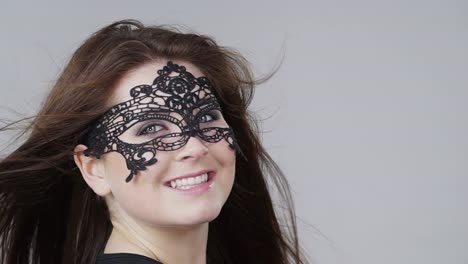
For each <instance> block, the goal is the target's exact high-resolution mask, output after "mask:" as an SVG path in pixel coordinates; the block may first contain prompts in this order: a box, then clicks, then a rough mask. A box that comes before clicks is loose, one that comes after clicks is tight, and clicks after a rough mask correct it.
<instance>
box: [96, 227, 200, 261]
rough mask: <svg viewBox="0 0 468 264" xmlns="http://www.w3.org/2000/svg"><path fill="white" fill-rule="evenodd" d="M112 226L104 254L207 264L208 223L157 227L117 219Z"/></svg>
mask: <svg viewBox="0 0 468 264" xmlns="http://www.w3.org/2000/svg"><path fill="white" fill-rule="evenodd" d="M112 224H113V226H114V227H113V230H112V234H111V236H110V238H109V240H108V242H107V244H106V248H105V250H104V253H120V252H125V253H134V254H139V255H143V256H147V257H149V258H153V259H155V260H158V261H160V262H162V263H163V264H189V263H190V264H206V247H207V241H208V223H202V224H198V225H193V226H184V227H180V226H178V227H168V226H164V227H160V226H159V227H155V226H148V225H144V224H142V223H137V222H135V221H133V220H131V219H130V218H120V219H119V220H116V219H115V218H114V219H112Z"/></svg>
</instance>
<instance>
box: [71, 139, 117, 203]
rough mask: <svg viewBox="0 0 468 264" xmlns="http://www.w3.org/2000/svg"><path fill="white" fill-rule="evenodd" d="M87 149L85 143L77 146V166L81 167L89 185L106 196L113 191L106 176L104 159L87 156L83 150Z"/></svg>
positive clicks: (98, 193) (75, 156)
mask: <svg viewBox="0 0 468 264" xmlns="http://www.w3.org/2000/svg"><path fill="white" fill-rule="evenodd" d="M85 149H87V147H86V146H85V145H82V144H80V145H77V146H76V147H75V150H74V151H75V155H73V158H74V160H75V164H76V166H77V167H78V168H79V169H80V172H81V176H83V179H84V180H85V181H86V183H87V184H88V186H89V187H90V188H91V189H93V191H94V192H95V193H96V194H97V195H99V196H105V195H107V194H109V193H110V192H111V189H110V185H109V183H108V182H107V180H106V178H105V175H106V174H105V169H104V164H103V162H102V160H100V159H97V158H96V157H86V156H85V155H84V154H83V151H84V150H85Z"/></svg>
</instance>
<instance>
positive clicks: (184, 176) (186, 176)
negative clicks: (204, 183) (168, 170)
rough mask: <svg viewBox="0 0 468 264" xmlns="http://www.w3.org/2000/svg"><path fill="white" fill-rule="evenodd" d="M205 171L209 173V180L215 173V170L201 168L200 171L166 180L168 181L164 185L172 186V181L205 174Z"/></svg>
mask: <svg viewBox="0 0 468 264" xmlns="http://www.w3.org/2000/svg"><path fill="white" fill-rule="evenodd" d="M205 173H207V174H208V180H210V179H211V177H212V176H213V174H214V171H213V170H201V171H198V172H194V173H189V174H185V175H183V176H179V177H175V178H172V179H170V180H168V181H166V182H165V183H164V185H166V186H168V187H171V181H176V180H183V179H187V178H192V177H197V176H200V175H203V174H205Z"/></svg>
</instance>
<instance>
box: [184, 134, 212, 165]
mask: <svg viewBox="0 0 468 264" xmlns="http://www.w3.org/2000/svg"><path fill="white" fill-rule="evenodd" d="M207 153H208V147H207V146H205V144H204V142H202V140H201V139H200V138H198V137H196V136H191V137H190V138H189V140H188V141H187V143H186V144H185V146H183V147H182V148H181V149H180V150H179V151H178V153H177V155H176V159H177V160H179V161H181V160H190V159H194V160H196V159H199V158H200V157H203V156H204V155H206V154H207Z"/></svg>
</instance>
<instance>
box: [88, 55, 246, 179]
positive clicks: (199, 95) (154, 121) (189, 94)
mask: <svg viewBox="0 0 468 264" xmlns="http://www.w3.org/2000/svg"><path fill="white" fill-rule="evenodd" d="M211 89H212V86H211V84H210V82H209V80H208V79H207V78H205V77H198V78H195V77H194V76H193V75H192V74H191V73H190V72H187V71H186V69H185V67H184V66H179V65H177V64H174V63H172V62H171V61H169V62H168V63H167V65H166V66H164V68H163V69H161V70H158V77H156V79H154V81H153V84H152V85H138V86H135V87H133V88H132V89H131V90H130V96H131V97H132V99H130V100H128V101H125V102H122V103H119V104H117V105H115V106H113V107H112V108H110V109H109V110H108V111H107V112H106V113H105V114H104V116H103V117H102V118H100V119H99V120H98V121H97V123H96V125H94V127H93V128H92V129H91V131H90V133H89V135H88V136H87V142H86V143H87V145H88V149H86V150H85V151H84V154H85V155H86V156H95V157H97V158H99V157H100V156H101V155H102V154H105V153H108V152H112V151H116V152H119V153H120V154H122V155H123V156H124V158H125V160H126V163H127V168H128V169H129V170H130V174H129V175H128V177H127V178H126V179H125V181H126V182H129V181H131V180H132V178H133V176H135V175H136V174H137V172H138V171H139V170H145V169H146V167H148V166H151V165H153V164H155V163H156V162H157V159H156V152H157V151H172V150H177V149H179V148H181V147H183V146H184V145H185V144H186V143H187V142H188V140H189V139H190V137H199V138H200V139H202V140H204V141H206V142H209V143H215V142H219V141H220V140H222V139H224V140H226V141H227V142H228V143H229V147H230V148H231V149H234V150H236V151H238V152H240V148H239V146H238V144H237V143H236V140H235V137H234V133H233V131H232V129H231V128H230V127H229V126H228V125H227V124H226V122H225V121H224V119H223V117H222V113H221V108H220V106H219V104H218V101H217V100H216V97H215V96H214V94H213V93H212V92H211ZM156 127H159V128H160V129H158V130H156V129H155V128H156Z"/></svg>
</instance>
